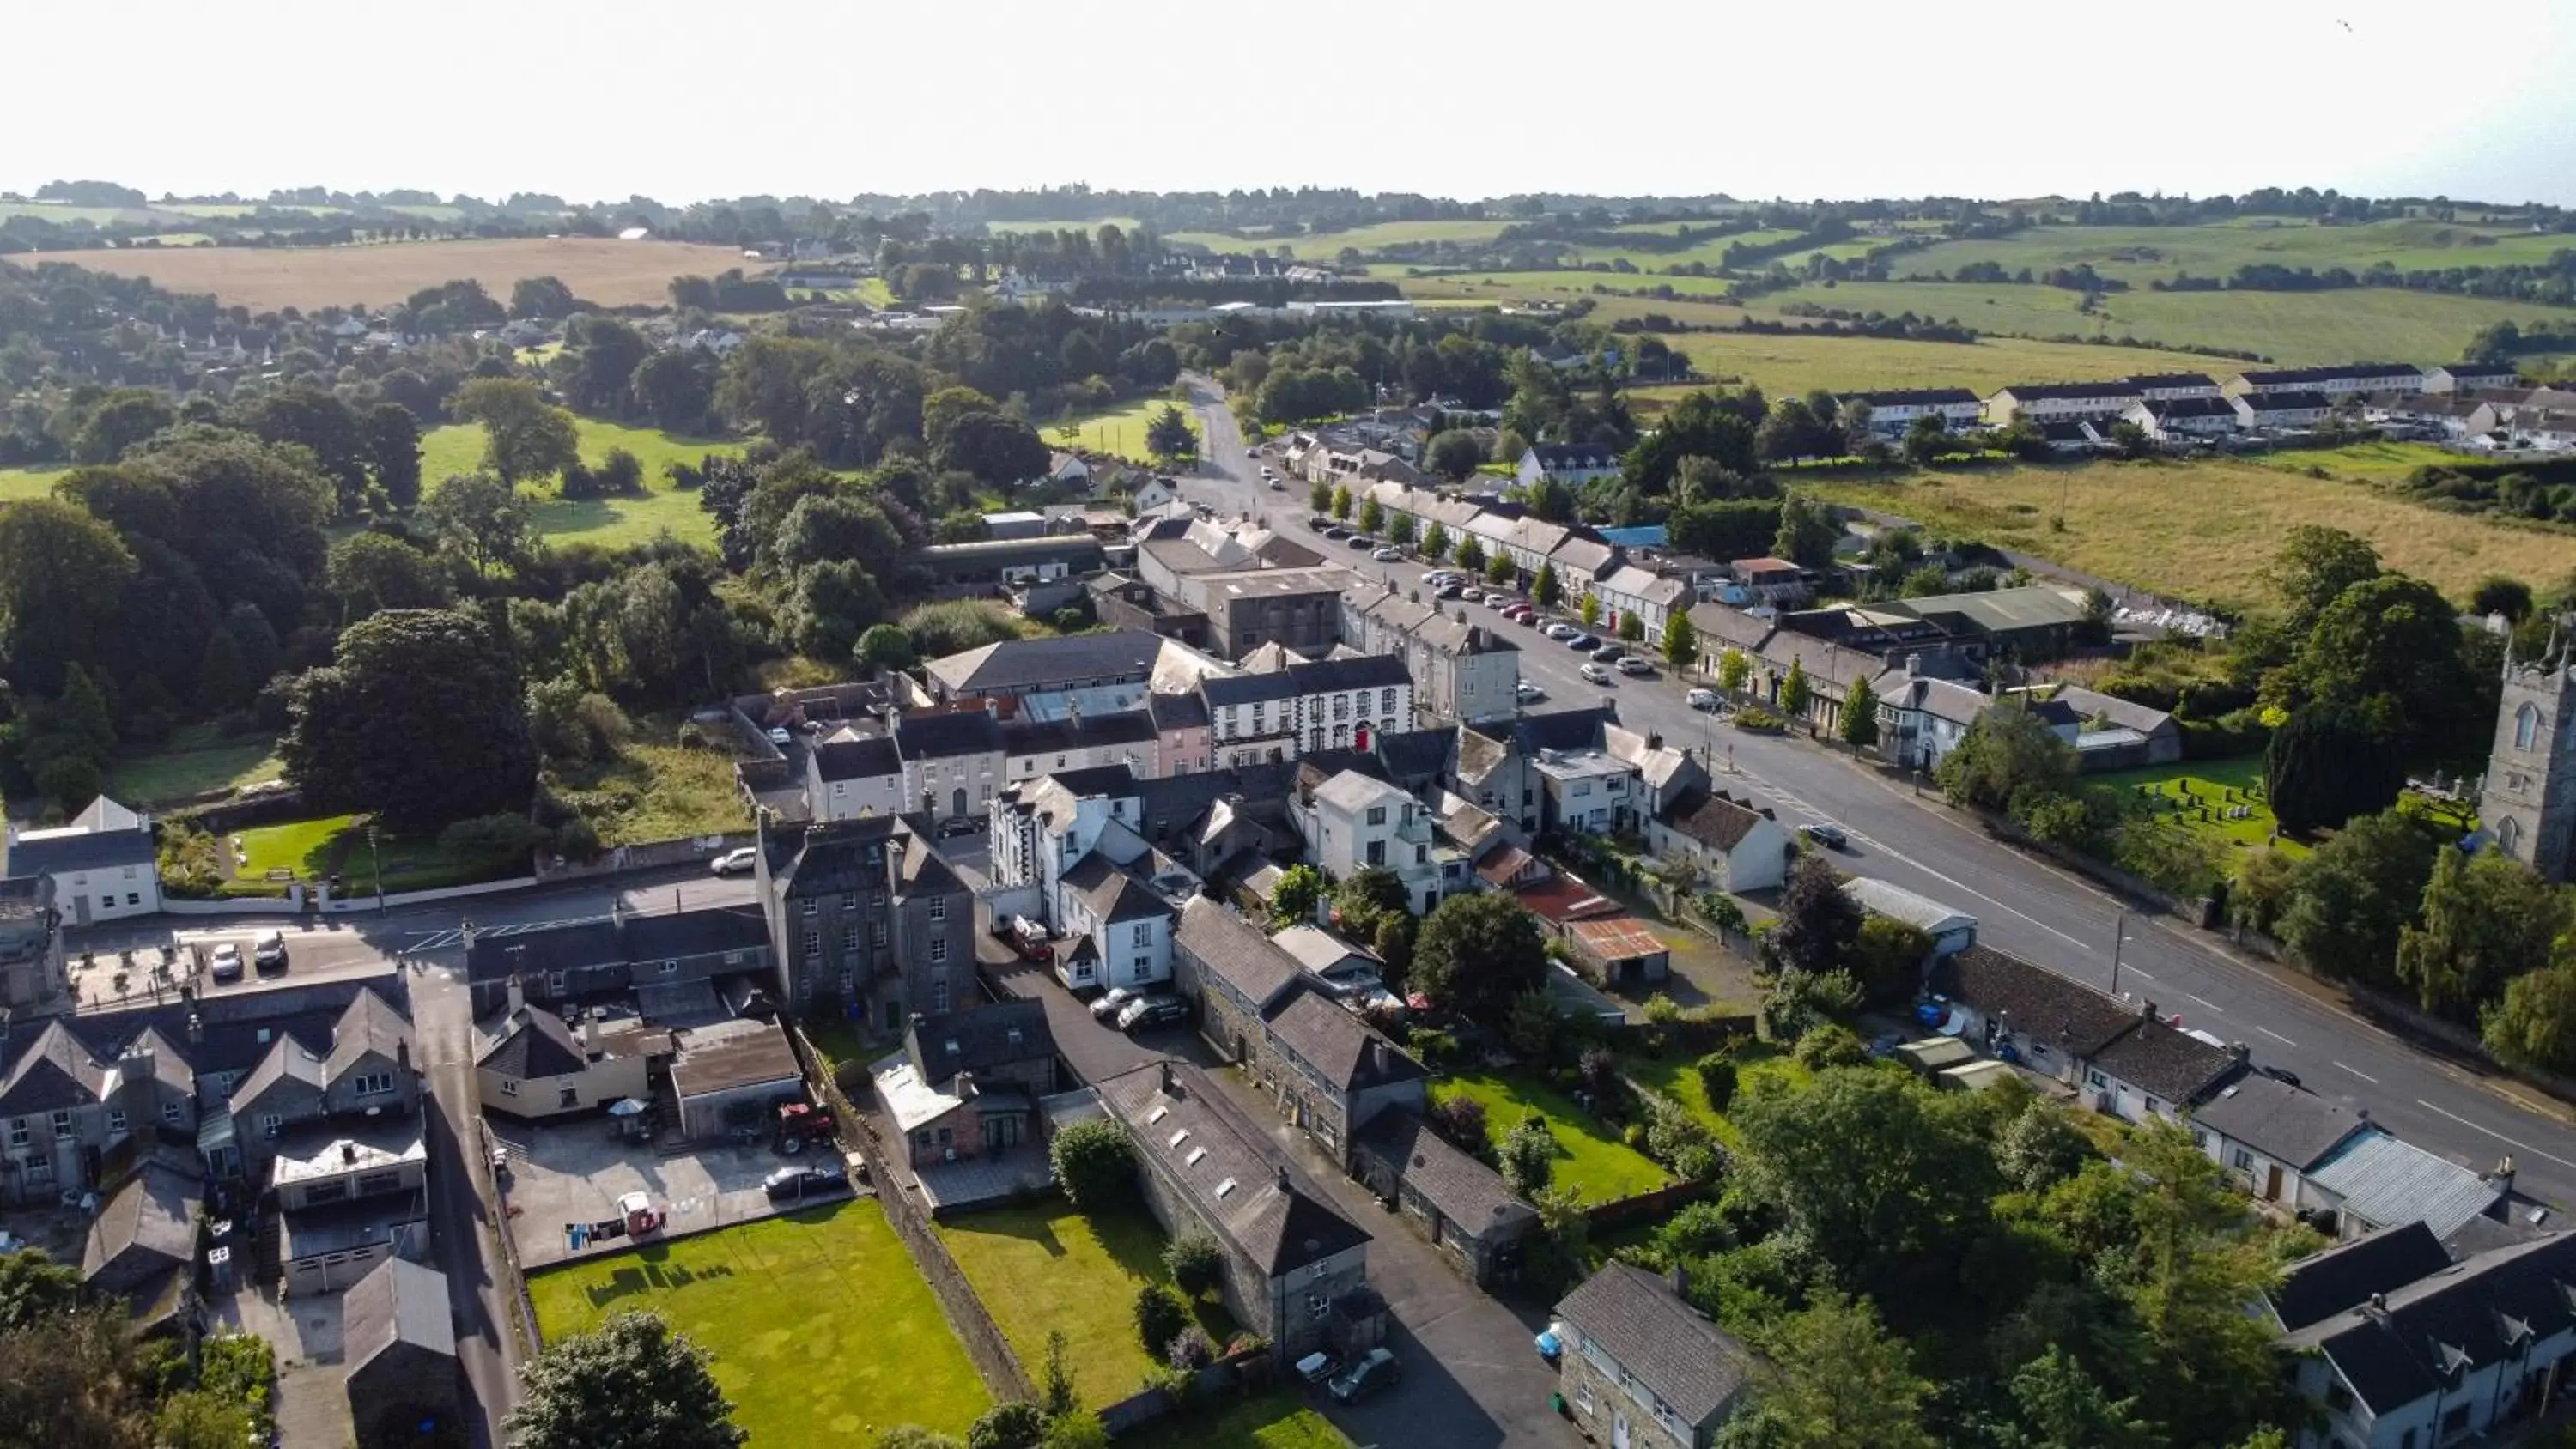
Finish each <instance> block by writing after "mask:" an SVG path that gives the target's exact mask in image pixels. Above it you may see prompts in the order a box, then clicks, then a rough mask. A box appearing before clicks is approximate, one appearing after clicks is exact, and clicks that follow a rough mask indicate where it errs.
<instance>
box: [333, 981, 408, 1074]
mask: <svg viewBox="0 0 2576 1449" xmlns="http://www.w3.org/2000/svg"><path fill="white" fill-rule="evenodd" d="M410 1047H411V1021H410V1019H409V1018H407V1017H405V1016H404V1015H403V1014H402V1013H401V1012H399V1011H396V1010H394V1008H393V1005H392V1003H390V1002H388V1001H386V1000H385V999H384V998H383V997H381V996H378V995H377V994H375V993H374V992H372V991H362V992H360V993H359V994H358V999H357V1000H355V1001H352V1002H350V1003H349V1006H348V1009H347V1010H345V1011H343V1012H341V1013H340V1020H339V1021H338V1022H337V1023H336V1024H335V1025H334V1026H333V1027H332V1031H331V1053H330V1056H329V1057H328V1058H326V1059H325V1061H324V1063H323V1069H324V1070H325V1071H327V1072H329V1073H330V1074H331V1075H332V1076H335V1077H336V1076H338V1075H339V1074H340V1073H342V1072H345V1071H347V1070H349V1068H351V1067H352V1066H354V1065H356V1064H357V1062H358V1061H359V1059H360V1058H362V1057H365V1056H367V1055H368V1054H369V1053H373V1054H375V1055H378V1056H381V1057H383V1058H384V1059H385V1060H387V1061H396V1060H409V1057H410Z"/></svg>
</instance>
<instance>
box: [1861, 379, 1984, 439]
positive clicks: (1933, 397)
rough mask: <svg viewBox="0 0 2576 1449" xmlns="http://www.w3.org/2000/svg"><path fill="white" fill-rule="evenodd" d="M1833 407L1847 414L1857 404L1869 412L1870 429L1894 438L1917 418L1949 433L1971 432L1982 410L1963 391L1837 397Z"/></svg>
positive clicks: (1972, 396)
mask: <svg viewBox="0 0 2576 1449" xmlns="http://www.w3.org/2000/svg"><path fill="white" fill-rule="evenodd" d="M1834 402H1835V403H1836V405H1838V406H1839V407H1841V408H1842V409H1843V410H1844V411H1846V412H1848V411H1850V409H1851V407H1852V406H1853V405H1854V404H1855V403H1857V404H1861V405H1864V406H1866V407H1867V408H1868V409H1869V428H1870V431H1871V432H1873V433H1877V434H1880V435H1881V436H1886V437H1893V436H1895V435H1897V434H1900V433H1903V432H1904V431H1906V430H1907V429H1908V428H1911V427H1913V426H1914V420H1915V419H1916V418H1926V417H1930V418H1939V419H1940V420H1941V425H1942V426H1943V427H1944V428H1947V429H1948V430H1950V431H1951V432H1954V433H1955V432H1958V431H1960V430H1961V429H1963V428H1973V427H1975V426H1976V425H1977V420H1978V418H1979V417H1981V416H1982V415H1983V413H1984V410H1985V404H1984V403H1983V402H1982V401H1980V400H1979V399H1978V397H1977V395H1976V394H1975V393H1973V392H1970V391H1969V390H1967V389H1966V388H1964V387H1910V388H1897V389H1893V390H1890V391H1886V392H1847V393H1840V394H1837V395H1836V396H1835V398H1834Z"/></svg>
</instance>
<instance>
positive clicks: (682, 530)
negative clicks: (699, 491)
mask: <svg viewBox="0 0 2576 1449" xmlns="http://www.w3.org/2000/svg"><path fill="white" fill-rule="evenodd" d="M574 422H575V425H576V426H577V427H578V428H579V429H580V431H581V456H582V461H583V462H586V463H591V464H594V465H595V464H597V463H598V462H599V460H600V459H602V458H604V457H606V456H607V454H608V450H609V449H611V448H624V449H625V450H626V451H628V452H630V453H633V454H634V455H635V460H636V461H637V462H639V463H641V464H643V465H644V495H643V496H642V497H640V498H610V499H590V500H572V499H564V498H557V497H555V496H554V495H553V492H552V490H551V489H548V490H543V491H537V490H532V491H531V493H530V497H531V499H532V500H533V505H534V506H533V507H532V508H531V509H530V512H531V513H532V514H533V515H534V516H535V519H536V525H537V531H538V532H539V533H541V534H543V535H544V536H545V537H546V538H547V539H549V540H550V541H553V542H555V543H594V544H598V545H599V546H600V547H602V548H629V547H632V546H634V545H636V544H639V543H649V542H651V541H652V540H653V538H654V536H655V535H656V534H659V533H662V532H664V531H666V530H667V531H668V532H670V534H671V535H672V536H673V537H675V538H678V539H680V540H682V541H684V542H687V543H696V544H708V543H712V542H713V541H714V540H715V520H714V519H713V518H711V517H709V516H708V514H707V512H706V511H705V510H704V509H702V508H700V507H698V496H697V495H696V494H695V493H683V492H680V491H678V490H676V489H674V488H673V487H672V486H671V482H670V480H669V479H668V478H666V477H664V476H663V472H662V470H663V468H664V467H665V466H667V465H669V464H671V463H675V462H685V463H691V464H694V463H696V462H697V461H698V460H699V459H701V458H703V457H705V456H706V455H708V454H709V453H722V454H728V455H730V454H737V453H740V452H741V451H742V446H743V445H742V444H741V443H740V442H738V441H733V440H728V439H722V438H689V437H683V436H681V435H679V434H677V433H666V432H662V431H661V430H659V429H656V428H630V427H627V426H626V425H624V424H623V423H611V422H603V421H601V420H600V419H597V418H576V419H575V420H574ZM482 461H483V429H482V428H481V427H479V426H476V425H474V424H469V423H450V424H448V425H447V426H445V427H441V428H432V429H430V430H429V431H428V432H426V433H423V434H422V435H421V439H420V473H421V479H422V484H423V487H424V488H435V487H437V486H438V483H439V480H441V479H443V478H445V477H447V476H448V475H449V474H451V473H471V472H473V471H474V470H475V468H477V467H479V466H480V465H481V464H482Z"/></svg>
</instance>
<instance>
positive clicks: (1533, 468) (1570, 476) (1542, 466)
mask: <svg viewBox="0 0 2576 1449" xmlns="http://www.w3.org/2000/svg"><path fill="white" fill-rule="evenodd" d="M1512 476H1513V478H1514V479H1515V480H1516V481H1517V482H1519V484H1520V485H1521V486H1522V487H1524V488H1526V487H1529V486H1530V485H1531V484H1533V483H1536V482H1537V481H1538V480H1540V479H1541V478H1553V479H1555V480H1556V481H1557V482H1559V483H1563V484H1565V485H1567V486H1568V487H1573V488H1580V487H1582V486H1583V485H1584V484H1586V483H1591V482H1595V481H1597V480H1599V479H1603V478H1616V477H1618V476H1619V452H1618V450H1617V449H1616V448H1612V447H1609V446H1608V445H1606V444H1602V443H1532V444H1531V445H1530V446H1529V447H1528V448H1527V449H1525V450H1524V451H1523V452H1522V453H1521V457H1520V462H1519V464H1518V465H1517V466H1515V467H1514V468H1513V470H1512Z"/></svg>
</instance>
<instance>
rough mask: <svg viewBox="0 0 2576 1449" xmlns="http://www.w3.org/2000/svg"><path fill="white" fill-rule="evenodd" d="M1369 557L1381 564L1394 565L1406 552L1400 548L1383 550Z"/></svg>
mask: <svg viewBox="0 0 2576 1449" xmlns="http://www.w3.org/2000/svg"><path fill="white" fill-rule="evenodd" d="M1369 557H1370V558H1373V559H1375V560H1377V561H1378V562H1379V563H1394V562H1395V561H1396V560H1398V559H1400V558H1402V557H1404V550H1403V549H1400V548H1382V549H1379V550H1378V551H1377V552H1375V553H1372V554H1370V555H1369Z"/></svg>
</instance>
